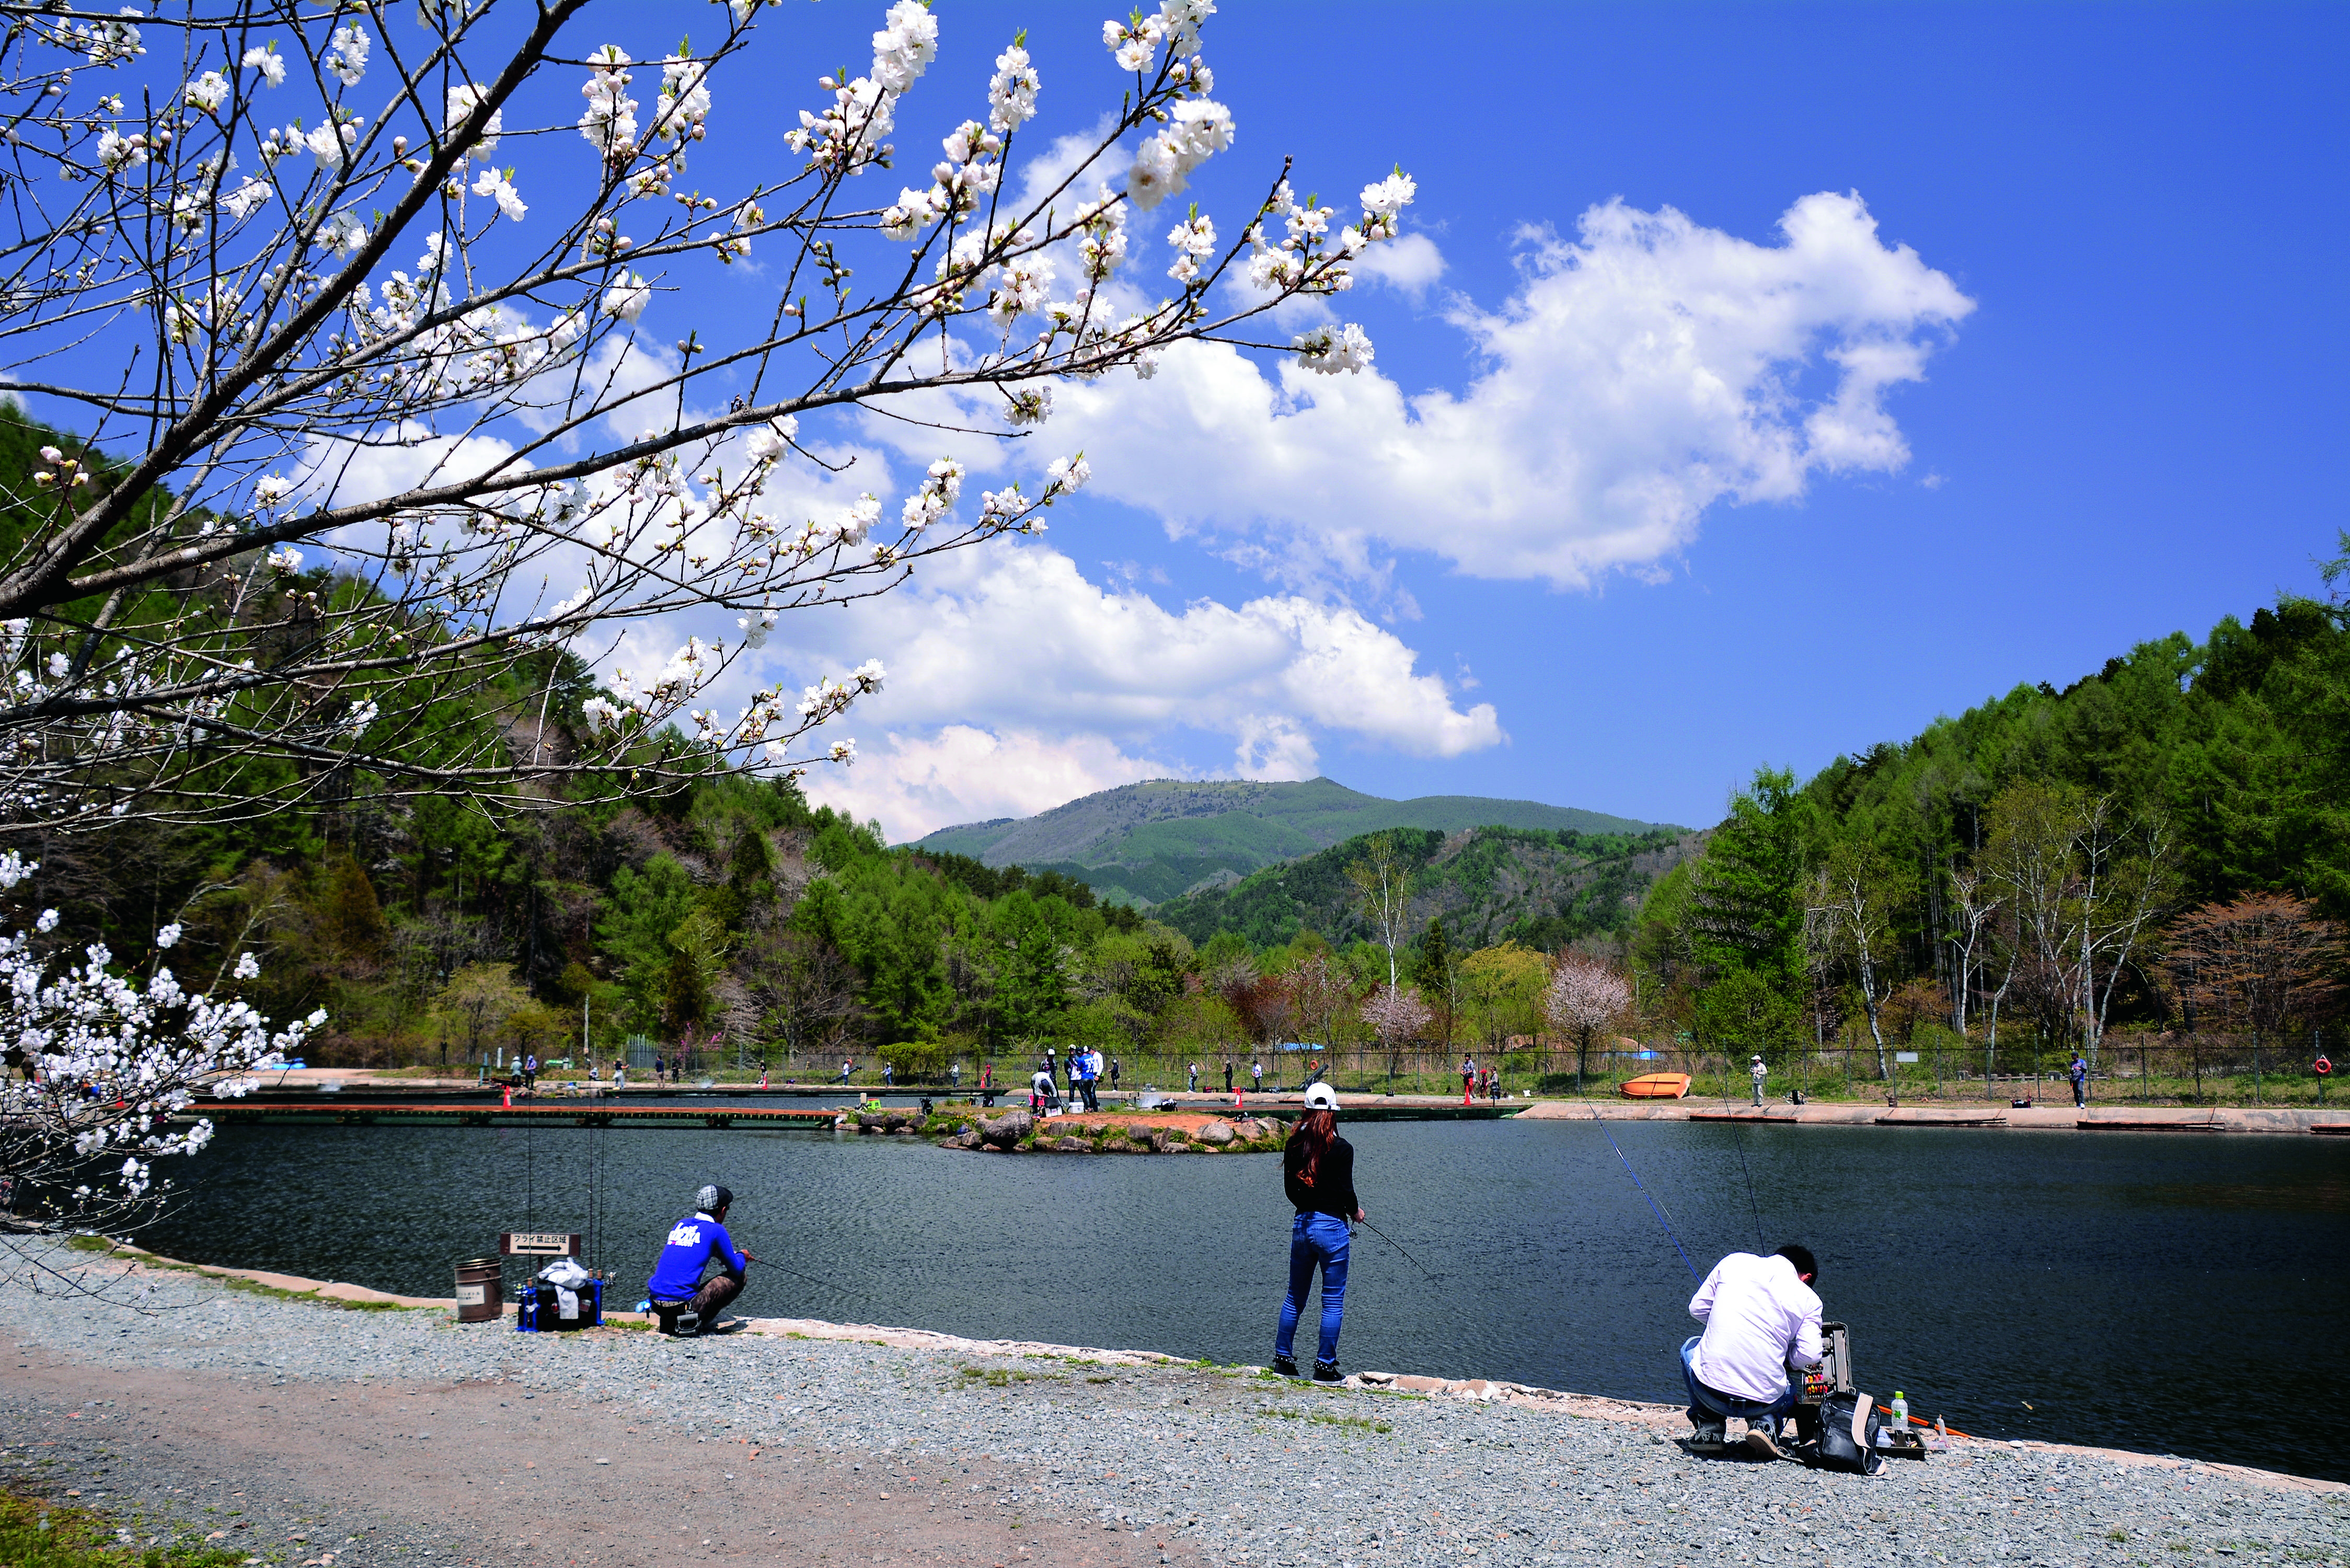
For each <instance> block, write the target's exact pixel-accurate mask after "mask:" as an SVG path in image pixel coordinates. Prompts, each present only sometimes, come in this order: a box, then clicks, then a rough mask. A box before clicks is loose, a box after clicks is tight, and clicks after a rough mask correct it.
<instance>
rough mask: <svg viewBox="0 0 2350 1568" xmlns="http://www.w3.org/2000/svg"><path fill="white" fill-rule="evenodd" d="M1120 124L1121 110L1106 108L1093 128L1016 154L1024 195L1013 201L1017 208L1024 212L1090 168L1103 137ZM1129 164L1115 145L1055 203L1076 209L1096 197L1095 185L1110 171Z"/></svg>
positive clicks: (1014, 207) (1015, 160)
mask: <svg viewBox="0 0 2350 1568" xmlns="http://www.w3.org/2000/svg"><path fill="white" fill-rule="evenodd" d="M1117 128H1118V112H1117V111H1116V110H1115V109H1104V110H1102V112H1101V118H1100V119H1097V120H1095V121H1094V123H1093V125H1092V127H1091V129H1089V130H1073V131H1071V132H1070V133H1069V134H1067V135H1066V136H1056V137H1055V138H1053V140H1051V141H1049V142H1047V143H1046V144H1045V151H1042V152H1037V153H1023V154H1021V156H1019V157H1017V158H1015V159H1014V164H1015V165H1016V166H1017V168H1018V171H1019V176H1020V199H1019V200H1018V201H1016V202H1013V203H1012V210H1013V212H1014V213H1023V214H1024V213H1027V212H1028V210H1029V209H1030V208H1031V207H1033V206H1035V204H1036V203H1037V202H1041V201H1043V200H1044V199H1045V197H1047V196H1050V195H1051V194H1052V193H1053V192H1055V191H1057V190H1060V187H1061V182H1063V181H1064V180H1068V179H1069V177H1070V176H1071V175H1073V174H1077V173H1078V171H1080V170H1086V164H1087V161H1088V160H1089V159H1091V158H1092V157H1093V155H1094V150H1095V149H1097V148H1098V147H1099V146H1101V144H1102V141H1103V140H1104V139H1105V138H1107V136H1108V135H1109V133H1110V132H1111V131H1112V130H1116V129H1117ZM1125 167H1126V163H1125V161H1124V160H1122V159H1120V158H1119V156H1118V152H1117V151H1116V150H1115V149H1113V150H1111V151H1108V152H1106V153H1104V154H1103V155H1102V160H1101V161H1100V162H1098V163H1096V164H1095V165H1094V166H1093V167H1092V168H1091V169H1090V170H1086V172H1085V173H1084V174H1083V175H1081V176H1080V177H1079V178H1077V179H1076V180H1075V181H1072V182H1070V185H1069V188H1068V190H1066V192H1062V195H1061V197H1060V200H1059V201H1058V202H1056V203H1055V205H1056V206H1058V207H1060V208H1061V209H1062V211H1063V212H1064V213H1068V212H1072V211H1075V210H1076V206H1077V204H1078V203H1079V202H1090V201H1092V200H1093V197H1094V187H1095V186H1097V185H1098V184H1100V183H1101V182H1103V181H1104V180H1106V179H1107V178H1108V177H1109V176H1110V175H1112V174H1114V173H1118V172H1121V171H1124V169H1125Z"/></svg>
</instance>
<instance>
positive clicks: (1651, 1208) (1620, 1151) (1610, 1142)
mask: <svg viewBox="0 0 2350 1568" xmlns="http://www.w3.org/2000/svg"><path fill="white" fill-rule="evenodd" d="M1583 1108H1584V1109H1585V1110H1586V1111H1589V1112H1590V1113H1591V1119H1592V1120H1593V1121H1595V1122H1597V1123H1598V1124H1599V1130H1600V1132H1601V1133H1602V1134H1604V1135H1605V1136H1606V1137H1607V1147H1609V1148H1612V1149H1614V1150H1615V1151H1616V1158H1617V1159H1618V1160H1619V1161H1621V1162H1622V1164H1623V1167H1624V1174H1625V1175H1627V1176H1628V1177H1630V1178H1631V1179H1632V1185H1633V1186H1634V1187H1637V1188H1638V1189H1639V1190H1640V1196H1641V1197H1643V1198H1645V1199H1648V1212H1649V1213H1651V1214H1654V1215H1655V1216H1656V1217H1657V1223H1658V1224H1659V1225H1662V1226H1663V1227H1664V1228H1665V1237H1666V1239H1667V1240H1668V1241H1671V1242H1672V1244H1673V1251H1676V1252H1679V1254H1680V1255H1681V1266H1682V1267H1683V1268H1685V1269H1687V1270H1688V1271H1689V1272H1690V1279H1693V1280H1695V1281H1697V1282H1698V1283H1700V1284H1703V1283H1704V1282H1705V1276H1704V1275H1703V1274H1700V1273H1699V1272H1697V1265H1696V1264H1695V1263H1692V1262H1690V1255H1689V1249H1687V1248H1686V1247H1683V1246H1682V1245H1681V1239H1680V1238H1679V1236H1678V1235H1675V1234H1674V1233H1673V1222H1672V1221H1671V1220H1668V1219H1666V1218H1665V1211H1664V1210H1662V1209H1661V1208H1659V1207H1658V1204H1657V1199H1656V1198H1655V1196H1654V1195H1653V1194H1652V1193H1650V1192H1649V1190H1648V1185H1647V1184H1646V1183H1645V1182H1643V1181H1642V1180H1641V1179H1640V1173H1639V1172H1638V1171H1637V1170H1634V1169H1633V1168H1632V1162H1631V1161H1630V1160H1628V1159H1625V1158H1624V1147H1623V1145H1621V1144H1619V1143H1617V1141H1616V1135H1615V1133H1614V1132H1612V1131H1610V1130H1609V1128H1608V1126H1607V1117H1606V1116H1601V1115H1600V1114H1599V1107H1598V1106H1595V1105H1593V1104H1592V1103H1591V1099H1590V1096H1584V1100H1583Z"/></svg>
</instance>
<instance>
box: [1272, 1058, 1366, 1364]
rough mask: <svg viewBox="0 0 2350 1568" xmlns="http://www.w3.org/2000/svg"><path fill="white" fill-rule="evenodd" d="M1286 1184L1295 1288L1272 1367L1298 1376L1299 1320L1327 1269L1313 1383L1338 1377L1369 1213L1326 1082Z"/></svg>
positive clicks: (1309, 1108)
mask: <svg viewBox="0 0 2350 1568" xmlns="http://www.w3.org/2000/svg"><path fill="white" fill-rule="evenodd" d="M1281 1184H1282V1186H1283V1188H1284V1189H1286V1190H1287V1192H1288V1194H1289V1201H1290V1203H1291V1204H1292V1205H1293V1206H1294V1207H1295V1209H1296V1210H1297V1218H1296V1219H1295V1220H1294V1221H1292V1222H1291V1224H1290V1227H1289V1294H1288V1296H1287V1298H1286V1299H1284V1301H1283V1302H1282V1303H1281V1328H1280V1332H1279V1333H1277V1334H1275V1335H1274V1341H1273V1369H1274V1371H1275V1372H1278V1373H1279V1374H1281V1375H1282V1376H1284V1377H1295V1376H1297V1375H1298V1372H1297V1362H1296V1359H1295V1355H1293V1354H1292V1352H1293V1350H1294V1348H1295V1345H1296V1343H1297V1320H1298V1318H1299V1316H1300V1315H1302V1314H1304V1312H1305V1297H1306V1293H1308V1292H1310V1291H1311V1290H1312V1289H1313V1288H1314V1271H1315V1269H1316V1268H1319V1269H1320V1270H1321V1271H1322V1338H1321V1343H1320V1345H1318V1346H1317V1347H1316V1350H1315V1356H1314V1381H1315V1382H1316V1383H1337V1382H1340V1381H1343V1378H1344V1375H1343V1374H1341V1373H1340V1372H1339V1370H1338V1325H1339V1322H1340V1319H1341V1318H1342V1316H1343V1315H1344V1314H1345V1312H1346V1309H1347V1244H1348V1243H1349V1242H1350V1241H1353V1240H1354V1234H1355V1233H1354V1230H1353V1228H1352V1222H1353V1221H1354V1220H1360V1219H1362V1218H1364V1214H1363V1205H1362V1201H1361V1200H1360V1199H1357V1197H1356V1196H1355V1146H1354V1145H1352V1144H1350V1143H1348V1142H1347V1140H1346V1139H1345V1138H1342V1137H1339V1136H1338V1094H1337V1091H1336V1090H1335V1089H1333V1088H1331V1086H1330V1085H1327V1084H1316V1085H1314V1086H1313V1087H1312V1088H1310V1089H1308V1090H1306V1091H1305V1115H1304V1116H1300V1117H1299V1118H1298V1119H1297V1127H1296V1128H1295V1130H1294V1131H1293V1132H1291V1133H1290V1135H1289V1142H1288V1143H1287V1144H1286V1145H1285V1146H1284V1147H1283V1149H1282V1151H1281Z"/></svg>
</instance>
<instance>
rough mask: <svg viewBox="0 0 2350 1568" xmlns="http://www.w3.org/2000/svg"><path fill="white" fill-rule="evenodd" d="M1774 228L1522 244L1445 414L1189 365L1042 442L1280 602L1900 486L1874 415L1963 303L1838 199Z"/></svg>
mask: <svg viewBox="0 0 2350 1568" xmlns="http://www.w3.org/2000/svg"><path fill="white" fill-rule="evenodd" d="M1779 227H1780V241H1781V243H1779V244H1770V245H1763V244H1753V243H1752V242H1750V241H1747V240H1743V239H1740V238H1738V237H1736V236H1734V235H1731V234H1723V233H1721V231H1719V230H1715V229H1708V228H1704V227H1701V226H1700V225H1699V224H1697V223H1693V222H1691V221H1690V219H1689V218H1688V217H1686V216H1685V215H1683V214H1682V213H1678V212H1676V211H1674V210H1672V209H1670V208H1666V209H1664V210H1662V211H1660V212H1657V213H1641V212H1637V211H1635V210H1633V209H1631V208H1629V207H1627V206H1625V205H1624V204H1623V203H1622V202H1608V203H1606V204H1605V205H1601V206H1596V207H1594V208H1592V209H1591V210H1590V211H1588V212H1586V213H1585V214H1584V215H1583V218H1582V220H1581V222H1580V223H1579V224H1578V237H1577V238H1576V239H1575V240H1574V241H1571V242H1570V241H1566V240H1562V239H1560V238H1558V237H1557V236H1555V234H1549V233H1548V232H1546V231H1529V232H1528V233H1527V234H1523V236H1521V237H1522V239H1523V241H1524V243H1525V244H1526V246H1527V249H1526V251H1525V253H1524V255H1523V283H1522V285H1521V286H1520V287H1519V289H1518V291H1517V292H1516V294H1515V295H1514V296H1512V298H1511V299H1510V300H1509V302H1508V303H1507V304H1506V305H1504V306H1502V307H1501V308H1500V309H1498V310H1495V311H1492V312H1490V313H1489V312H1481V311H1477V310H1475V309H1473V308H1472V307H1471V306H1467V305H1465V304H1463V305H1461V306H1457V307H1456V309H1455V310H1454V312H1453V315H1452V320H1453V322H1454V324H1455V325H1456V326H1457V327H1459V328H1460V329H1461V331H1462V332H1464V333H1465V334H1467V335H1468V337H1470V339H1471V343H1472V344H1473V345H1474V347H1475V348H1477V349H1478V351H1479V352H1480V354H1481V355H1482V358H1483V361H1484V366H1485V369H1484V370H1483V372H1482V374H1481V375H1479V376H1478V377H1477V378H1476V379H1474V380H1472V381H1471V383H1470V384H1469V386H1468V387H1467V388H1466V389H1464V390H1463V391H1461V392H1460V393H1458V394H1455V393H1452V392H1450V391H1444V390H1436V391H1430V392H1426V393H1422V394H1420V395H1419V396H1416V397H1415V396H1407V395H1406V394H1405V392H1404V391H1403V389H1401V388H1400V387H1399V386H1398V385H1397V384H1396V383H1395V382H1394V381H1393V380H1391V379H1388V377H1386V376H1385V375H1383V374H1381V373H1379V372H1378V370H1376V369H1374V370H1372V371H1369V372H1366V373H1364V374H1362V375H1359V376H1336V377H1322V376H1315V375H1312V374H1309V373H1307V372H1305V371H1304V370H1301V369H1298V368H1297V367H1296V365H1295V362H1294V361H1288V360H1284V362H1283V363H1282V364H1281V365H1280V367H1279V368H1278V369H1276V370H1275V371H1274V373H1273V375H1271V376H1270V377H1269V376H1267V375H1266V374H1265V373H1264V372H1263V371H1262V370H1260V369H1258V367H1257V365H1256V364H1255V363H1253V361H1251V360H1250V359H1249V358H1245V357H1244V356H1243V354H1241V353H1240V352H1239V351H1237V350H1234V349H1232V348H1224V347H1221V346H1213V345H1191V346H1185V347H1183V348H1179V349H1177V350H1175V351H1172V352H1170V353H1169V354H1168V355H1167V357H1166V359H1165V362H1164V364H1163V365H1162V367H1161V369H1160V370H1159V375H1158V376H1157V378H1156V379H1153V380H1151V381H1149V382H1147V383H1138V382H1137V381H1135V380H1134V379H1132V378H1129V377H1125V376H1110V377H1106V378H1104V379H1101V380H1099V381H1097V382H1094V383H1091V384H1070V385H1066V386H1064V387H1063V388H1062V389H1060V392H1059V396H1058V403H1057V409H1058V411H1057V412H1056V414H1055V419H1054V422H1053V424H1052V425H1051V426H1050V427H1048V428H1049V430H1050V432H1051V439H1052V440H1053V441H1054V443H1055V446H1056V447H1059V448H1062V449H1071V448H1076V447H1083V448H1084V449H1085V450H1086V452H1087V455H1088V456H1089V457H1090V459H1091V460H1092V462H1093V468H1094V472H1095V475H1096V485H1097V488H1098V489H1099V490H1100V491H1101V492H1102V493H1106V494H1107V495H1109V496H1111V497H1113V498H1115V499H1117V500H1120V501H1124V502H1127V503H1128V504H1133V505H1135V506H1138V507H1141V508H1144V509H1146V510H1149V511H1151V512H1153V513H1156V514H1158V515H1159V517H1160V518H1161V519H1163V520H1164V521H1165V522H1166V523H1167V524H1168V525H1169V526H1170V530H1171V531H1173V532H1175V533H1177V534H1185V533H1200V534H1207V535H1228V536H1230V535H1238V536H1239V537H1240V539H1242V540H1243V541H1247V540H1251V539H1255V540H1257V541H1258V542H1256V543H1253V544H1245V545H1243V547H1242V548H1241V549H1240V550H1239V551H1238V552H1237V553H1233V558H1235V559H1240V560H1249V559H1252V556H1251V554H1250V552H1251V550H1253V551H1254V552H1256V554H1255V556H1253V559H1254V560H1255V563H1256V564H1257V565H1259V566H1263V567H1264V568H1266V569H1268V570H1271V571H1273V572H1274V573H1275V574H1276V575H1277V576H1283V577H1284V578H1285V579H1286V580H1289V581H1292V582H1315V581H1317V580H1322V579H1323V578H1324V576H1325V574H1326V572H1327V571H1329V570H1331V569H1336V570H1337V571H1339V572H1340V573H1342V574H1345V575H1347V576H1353V577H1355V578H1357V579H1359V580H1364V581H1372V582H1376V581H1377V580H1378V578H1379V577H1380V576H1381V566H1380V564H1379V563H1378V561H1377V559H1376V556H1377V554H1378V551H1380V550H1381V549H1386V550H1425V551H1428V552H1430V553H1431V554H1433V555H1435V556H1439V557H1440V558H1443V559H1445V560H1448V561H1450V562H1451V563H1452V564H1453V565H1454V566H1457V567H1459V568H1460V569H1461V570H1462V571H1465V572H1468V573H1471V574H1472V575H1475V576H1486V577H1497V578H1536V579H1542V580H1546V581H1548V582H1550V583H1552V584H1554V585H1555V586H1557V587H1582V586H1586V585H1588V584H1590V583H1591V582H1593V581H1594V580H1596V578H1598V577H1600V576H1603V575H1604V574H1606V573H1607V572H1608V571H1609V570H1611V569H1617V568H1626V569H1631V570H1635V571H1638V570H1643V569H1648V568H1652V567H1653V566H1654V564H1655V563H1656V562H1658V561H1659V560H1661V559H1664V558H1666V557H1669V556H1671V555H1672V554H1673V553H1675V552H1676V551H1678V550H1679V549H1680V548H1681V547H1683V546H1684V545H1687V544H1688V543H1689V542H1690V540H1691V539H1692V538H1693V537H1694V536H1695V535H1696V532H1697V526H1698V521H1699V518H1700V515H1701V514H1703V513H1704V511H1705V509H1706V508H1707V507H1708V506H1710V505H1711V504H1714V503H1716V502H1719V501H1723V500H1727V501H1730V502H1732V503H1737V504H1744V503H1752V502H1762V501H1782V502H1783V501H1792V500H1795V499H1798V498H1800V497H1801V496H1802V495H1803V494H1804V491H1805V489H1806V487H1807V485H1808V483H1810V480H1811V478H1812V476H1813V475H1814V474H1815V473H1838V472H1855V471H1865V472H1891V471H1894V470H1897V469H1898V468H1900V467H1901V466H1902V465H1903V464H1904V463H1905V462H1907V461H1908V455H1909V454H1908V444H1907V442H1906V441H1904V440H1903V438H1902V434H1901V431H1900V429H1899V427H1898V424H1897V423H1896V422H1895V421H1894V419H1893V416H1892V414H1891V413H1890V412H1889V411H1888V410H1887V408H1886V404H1885V400H1886V395H1887V392H1888V391H1889V390H1890V389H1892V388H1894V387H1897V386H1898V385H1900V384H1901V383H1903V382H1905V381H1913V380H1917V379H1920V378H1921V377H1922V376H1923V375H1924V373H1925V367H1926V362H1927V360H1928V358H1929V355H1930V353H1931V351H1932V349H1933V348H1934V347H1935V346H1936V345H1937V344H1938V343H1939V341H1941V340H1942V339H1943V338H1944V337H1947V336H1948V334H1949V332H1950V329H1951V328H1952V327H1954V325H1955V324H1956V323H1957V322H1958V321H1960V320H1961V319H1962V318H1964V317H1966V315H1967V314H1968V313H1969V312H1970V311H1971V310H1972V309H1973V308H1974V302H1973V301H1971V300H1970V299H1969V298H1967V297H1966V296H1965V295H1963V294H1961V293H1960V291H1959V289H1958V287H1957V286H1956V285H1955V284H1953V283H1952V282H1951V281H1950V278H1949V277H1947V276H1945V275H1943V274H1941V273H1939V272H1936V271H1934V270H1933V269H1931V268H1930V267H1929V266H1927V265H1926V264H1925V263H1924V262H1923V261H1922V260H1921V259H1920V258H1919V257H1918V254H1917V253H1916V252H1915V251H1913V250H1911V249H1910V248H1909V247H1908V246H1906V245H1887V244H1885V243H1884V242H1882V241H1881V240H1880V239H1879V238H1878V237H1877V223H1876V220H1875V219H1874V218H1872V217H1871V216H1870V215H1869V213H1868V210H1867V208H1866V206H1865V205H1864V204H1863V203H1862V202H1861V201H1860V200H1859V198H1858V197H1857V196H1839V195H1833V194H1821V195H1814V196H1807V197H1805V198H1804V199H1803V200H1802V201H1800V202H1796V203H1795V204H1794V206H1793V207H1791V208H1789V209H1788V210H1787V212H1786V213H1785V214H1784V216H1783V217H1782V219H1781V220H1780V225H1779ZM1433 250H1434V247H1433V246H1432V245H1431V246H1430V251H1431V252H1432V251H1433ZM1438 259H1439V260H1440V258H1438ZM1415 265H1421V266H1422V269H1423V271H1424V264H1415ZM1402 274H1403V275H1402V277H1401V279H1399V281H1403V282H1406V283H1408V282H1409V279H1410V278H1411V277H1413V276H1417V275H1420V274H1419V273H1415V272H1413V271H1411V270H1410V269H1409V268H1405V269H1402ZM1821 381H1825V383H1826V384H1825V387H1821V386H1816V385H1814V384H1812V383H1814V382H1821ZM868 431H870V432H871V433H875V434H882V433H883V432H880V431H878V430H877V429H874V428H873V427H868ZM883 439H889V440H896V439H898V438H897V437H895V436H889V435H883Z"/></svg>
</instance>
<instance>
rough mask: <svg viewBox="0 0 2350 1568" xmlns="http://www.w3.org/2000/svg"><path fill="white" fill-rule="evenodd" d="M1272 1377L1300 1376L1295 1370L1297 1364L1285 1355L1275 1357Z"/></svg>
mask: <svg viewBox="0 0 2350 1568" xmlns="http://www.w3.org/2000/svg"><path fill="white" fill-rule="evenodd" d="M1273 1375H1274V1376H1276V1377H1295V1376H1301V1375H1300V1373H1299V1372H1298V1370H1297V1363H1296V1362H1295V1360H1294V1359H1292V1358H1291V1357H1289V1356H1286V1355H1276V1356H1274V1358H1273Z"/></svg>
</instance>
